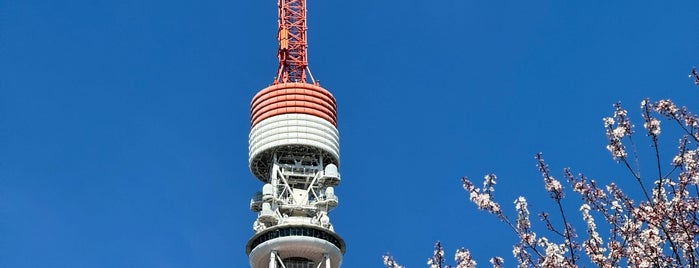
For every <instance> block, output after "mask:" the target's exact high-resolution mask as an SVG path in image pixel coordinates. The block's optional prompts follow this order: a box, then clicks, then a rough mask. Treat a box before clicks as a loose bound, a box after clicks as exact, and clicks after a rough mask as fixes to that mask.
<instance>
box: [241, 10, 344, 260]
mask: <svg viewBox="0 0 699 268" xmlns="http://www.w3.org/2000/svg"><path fill="white" fill-rule="evenodd" d="M306 30H307V25H306V0H279V31H278V33H277V39H278V40H279V50H278V52H277V56H278V58H279V70H278V71H277V76H276V77H275V79H274V82H273V84H272V85H271V86H269V87H267V88H264V89H262V90H261V91H260V92H258V93H257V94H256V95H255V97H254V98H253V99H252V103H251V105H250V120H251V130H250V140H249V142H250V143H249V146H250V147H249V150H250V152H249V164H250V170H251V171H252V173H253V174H254V175H255V177H257V178H258V179H259V180H260V181H262V182H263V183H264V185H263V186H262V191H260V192H257V193H256V194H255V195H254V197H253V199H252V200H251V202H250V208H251V209H252V210H253V211H255V212H257V213H258V216H257V219H256V220H255V222H254V224H253V229H254V230H255V235H253V236H252V238H250V240H249V241H248V243H247V246H246V251H247V254H248V256H249V257H250V266H251V267H252V268H263V267H268V268H278V267H283V268H320V267H324V268H337V267H340V265H341V264H342V256H343V254H344V253H345V242H344V240H342V238H341V237H340V236H339V235H338V234H336V233H335V231H334V229H333V225H332V224H331V223H330V217H329V212H330V210H331V209H333V208H335V207H336V206H337V205H338V198H337V196H336V195H335V189H334V187H335V186H337V185H338V184H339V183H340V174H339V173H338V166H339V164H340V145H339V136H338V131H337V104H336V102H335V98H334V97H333V95H332V94H330V92H329V91H327V90H326V89H324V88H322V87H320V85H319V83H318V82H316V81H315V80H314V79H313V75H311V71H310V69H309V68H308V53H307V48H308V43H307V39H306Z"/></svg>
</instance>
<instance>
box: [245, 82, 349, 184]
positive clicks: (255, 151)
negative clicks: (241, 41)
mask: <svg viewBox="0 0 699 268" xmlns="http://www.w3.org/2000/svg"><path fill="white" fill-rule="evenodd" d="M250 120H251V126H252V129H251V131H250V136H249V146H250V147H249V152H250V154H249V165H250V170H251V171H252V173H253V174H254V175H255V177H257V178H258V179H260V180H262V181H267V180H268V178H269V172H270V163H272V160H273V159H272V157H273V155H274V153H280V154H289V153H291V154H294V155H296V156H304V155H308V156H312V157H313V158H319V159H320V161H322V162H323V165H327V164H333V165H335V169H337V166H338V165H339V163H340V138H339V135H338V131H337V127H336V125H337V105H336V103H335V98H334V97H333V95H332V94H330V92H329V91H327V90H325V89H324V88H322V87H320V86H316V85H311V84H306V83H284V84H277V85H273V86H269V87H267V88H265V89H263V90H261V91H260V92H259V93H257V94H256V95H255V97H254V98H253V100H252V103H251V104H250Z"/></svg>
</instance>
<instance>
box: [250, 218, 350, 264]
mask: <svg viewBox="0 0 699 268" xmlns="http://www.w3.org/2000/svg"><path fill="white" fill-rule="evenodd" d="M246 250H247V253H248V255H249V257H250V266H251V267H267V264H268V263H269V261H270V252H274V253H275V254H276V258H277V260H276V261H279V262H285V261H300V260H306V262H310V263H313V266H312V267H317V266H318V264H320V263H322V262H329V263H330V264H331V267H340V265H341V264H342V256H343V254H344V253H345V241H344V240H342V238H340V236H338V235H337V234H335V233H334V232H332V231H330V230H327V229H324V228H318V227H315V226H309V225H279V226H275V227H273V228H270V229H267V230H265V231H264V232H261V233H258V234H256V235H255V236H253V237H252V238H251V239H250V241H249V242H248V243H247V246H246ZM320 267H325V265H322V266H320Z"/></svg>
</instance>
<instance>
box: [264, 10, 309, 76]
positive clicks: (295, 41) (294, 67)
mask: <svg viewBox="0 0 699 268" xmlns="http://www.w3.org/2000/svg"><path fill="white" fill-rule="evenodd" d="M307 29H308V27H307V25H306V0H279V32H278V34H277V39H278V40H279V51H278V52H277V57H279V70H278V71H277V77H276V78H275V79H274V84H279V83H293V82H299V83H306V72H308V76H309V77H310V78H311V82H312V83H314V84H315V80H314V79H313V75H312V74H311V70H310V69H309V68H308V41H307V39H306V30H307Z"/></svg>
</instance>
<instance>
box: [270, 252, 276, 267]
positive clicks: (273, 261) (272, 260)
mask: <svg viewBox="0 0 699 268" xmlns="http://www.w3.org/2000/svg"><path fill="white" fill-rule="evenodd" d="M276 253H277V252H276V251H272V252H270V253H269V268H277V258H276V255H277V254H276Z"/></svg>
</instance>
